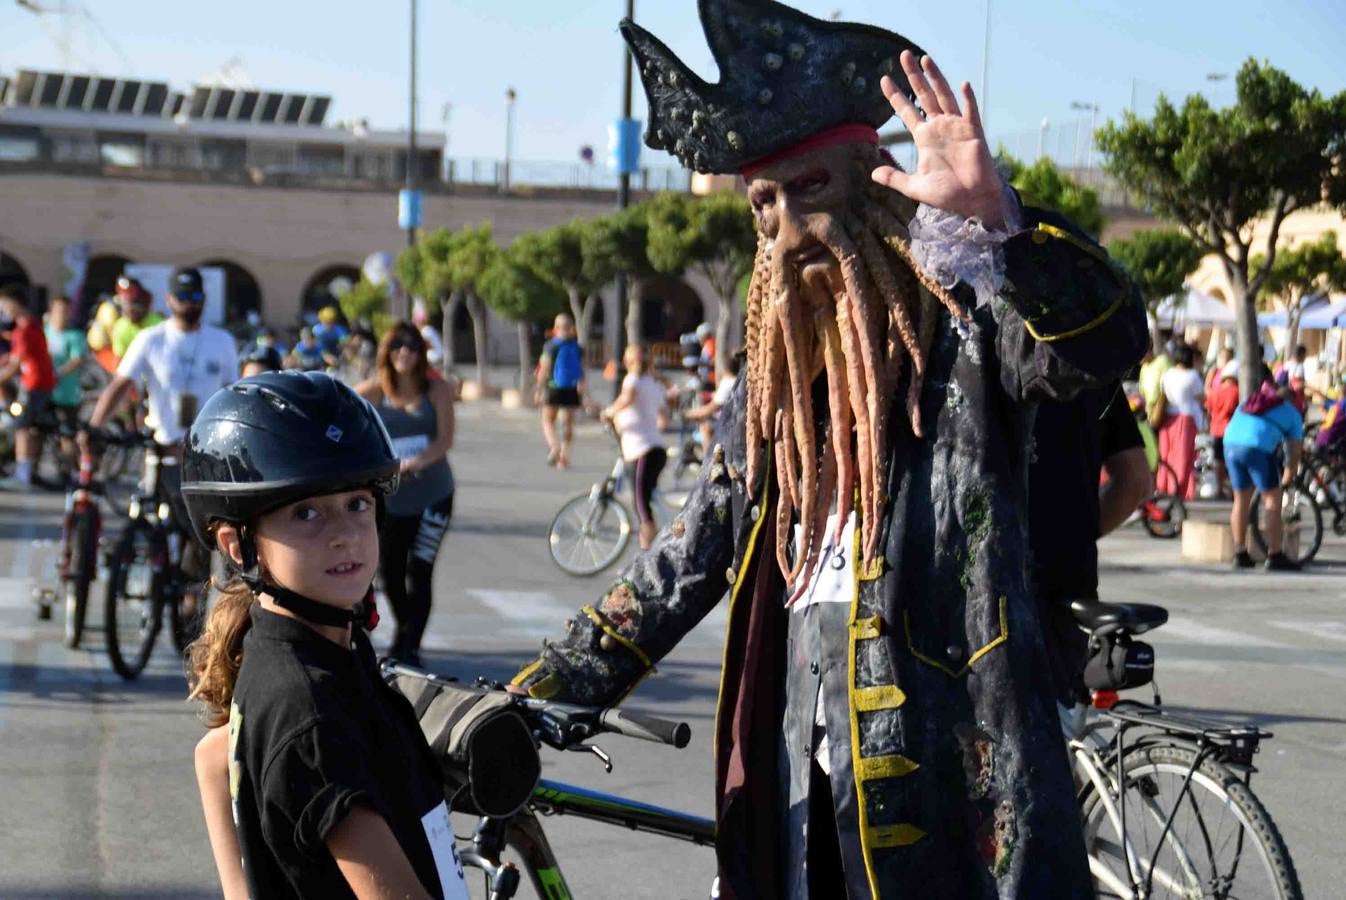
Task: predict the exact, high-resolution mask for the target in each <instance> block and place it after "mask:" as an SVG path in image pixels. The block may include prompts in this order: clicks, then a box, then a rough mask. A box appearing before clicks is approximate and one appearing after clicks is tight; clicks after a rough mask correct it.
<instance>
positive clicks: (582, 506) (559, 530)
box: [547, 494, 631, 575]
mask: <svg viewBox="0 0 1346 900" xmlns="http://www.w3.org/2000/svg"><path fill="white" fill-rule="evenodd" d="M630 541H631V514H630V513H628V512H627V511H626V507H625V506H623V505H622V504H621V503H620V502H619V501H618V500H617V499H616V498H614V497H610V496H608V495H606V494H599V495H598V496H592V495H590V494H580V495H579V496H578V497H575V498H573V499H571V500H569V501H567V502H566V504H565V505H564V506H562V507H561V511H560V512H558V513H557V514H556V517H555V518H554V519H552V520H551V527H550V528H549V529H547V549H548V550H549V551H550V552H551V558H552V562H554V563H556V565H558V566H560V567H561V569H562V571H565V572H569V573H570V574H571V575H596V574H598V573H599V572H601V571H603V570H604V569H606V568H607V567H608V566H610V565H612V564H613V563H614V562H616V561H617V559H618V557H620V556H621V555H622V551H624V550H625V549H626V545H627V544H628V543H630Z"/></svg>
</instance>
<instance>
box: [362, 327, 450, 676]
mask: <svg viewBox="0 0 1346 900" xmlns="http://www.w3.org/2000/svg"><path fill="white" fill-rule="evenodd" d="M374 366H375V375H374V377H373V378H371V379H369V380H368V381H366V382H364V383H363V384H361V385H360V386H359V387H357V388H356V391H357V392H358V393H359V394H360V395H361V396H362V397H364V398H365V399H366V400H368V401H369V402H370V403H372V404H373V405H374V408H375V409H376V410H378V413H379V417H380V418H381V419H383V424H384V427H386V428H387V429H388V434H389V436H390V437H392V439H393V449H394V450H395V451H396V453H397V457H398V459H399V460H400V461H401V470H402V482H401V487H400V488H399V489H398V490H397V492H396V493H394V494H393V495H391V496H390V497H388V500H387V515H386V516H385V518H384V523H383V530H382V533H381V535H380V543H381V547H380V551H381V552H380V560H381V561H380V565H381V566H382V573H383V589H384V591H385V592H386V593H387V595H388V605H389V606H390V607H391V608H392V611H393V617H394V618H395V619H396V620H397V629H396V632H395V634H394V637H393V645H392V647H391V648H390V649H389V651H388V655H389V656H392V657H394V658H396V659H399V660H402V661H404V662H407V663H410V664H412V665H420V650H421V637H422V635H424V634H425V626H426V624H427V623H428V622H429V620H430V588H431V575H432V574H433V572H434V565H435V556H436V555H437V554H438V552H439V545H440V542H441V541H442V540H443V539H444V533H445V532H446V531H448V528H449V519H450V518H451V517H452V515H453V471H452V470H451V469H450V468H449V460H448V452H449V449H450V448H451V447H452V446H453V426H454V421H453V391H452V389H451V388H450V387H449V385H448V384H447V383H446V382H445V381H444V380H443V379H442V378H439V377H437V376H435V375H432V374H431V372H430V363H429V361H428V360H427V359H426V352H425V341H424V340H423V339H422V338H421V335H420V332H418V331H417V329H416V327H415V326H413V325H411V324H409V323H407V322H398V323H397V324H396V325H394V326H393V327H391V328H389V329H388V332H387V333H386V334H384V336H383V340H382V341H380V342H379V350H378V355H377V357H376V358H375V363H374Z"/></svg>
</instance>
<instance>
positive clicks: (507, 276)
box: [477, 239, 567, 397]
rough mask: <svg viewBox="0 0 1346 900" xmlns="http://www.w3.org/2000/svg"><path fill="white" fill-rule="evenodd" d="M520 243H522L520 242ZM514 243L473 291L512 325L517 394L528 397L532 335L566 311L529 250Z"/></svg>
mask: <svg viewBox="0 0 1346 900" xmlns="http://www.w3.org/2000/svg"><path fill="white" fill-rule="evenodd" d="M520 240H522V239H520ZM530 243H531V242H524V246H523V248H522V249H516V248H518V247H519V241H516V242H515V243H514V245H513V246H511V247H510V248H509V250H507V251H505V252H504V253H498V254H496V255H495V257H494V258H493V259H492V261H491V262H490V264H489V265H488V266H487V267H486V269H485V271H484V272H482V274H481V276H480V278H479V279H478V281H477V288H478V290H479V291H480V293H481V296H482V297H483V298H485V300H486V302H487V303H488V304H489V305H490V307H491V309H493V310H495V311H496V312H497V313H499V314H500V315H501V316H503V317H504V318H506V319H509V320H511V321H512V322H514V324H515V327H516V329H517V332H518V338H519V390H520V392H521V393H522V394H523V395H524V397H528V396H529V395H530V393H531V392H530V391H529V389H528V388H529V386H530V382H531V380H532V377H531V373H532V365H533V346H532V344H533V342H532V336H533V332H534V331H535V330H536V329H537V327H538V326H539V325H541V324H543V323H545V322H546V321H547V320H549V319H551V318H554V317H555V316H556V314H557V313H560V312H562V311H563V310H565V308H566V304H567V298H566V292H565V291H564V290H563V289H562V288H561V287H560V285H558V284H557V283H556V282H554V281H552V280H551V279H549V278H546V277H543V275H542V274H541V273H539V272H538V271H537V269H536V268H534V265H533V262H534V257H533V252H534V249H535V248H533V247H531V246H530Z"/></svg>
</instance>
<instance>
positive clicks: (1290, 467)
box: [1224, 366, 1304, 571]
mask: <svg viewBox="0 0 1346 900" xmlns="http://www.w3.org/2000/svg"><path fill="white" fill-rule="evenodd" d="M1288 394H1289V390H1288V388H1283V387H1279V386H1277V385H1276V383H1275V381H1274V380H1273V379H1272V375H1271V370H1270V369H1268V368H1267V367H1266V366H1262V377H1261V379H1260V386H1259V387H1258V389H1257V391H1256V392H1255V393H1254V394H1253V395H1252V396H1250V397H1249V398H1248V399H1247V400H1246V401H1245V402H1244V403H1243V405H1242V406H1240V407H1239V408H1238V410H1237V411H1236V412H1235V413H1234V416H1233V418H1232V419H1230V420H1229V427H1228V428H1226V429H1225V433H1224V454H1225V466H1226V468H1228V470H1229V482H1230V484H1231V485H1232V486H1233V488H1234V508H1233V509H1232V510H1231V511H1230V513H1229V528H1230V531H1231V532H1232V533H1233V537H1234V565H1235V566H1236V567H1237V568H1240V569H1250V568H1252V567H1253V566H1254V565H1255V563H1254V562H1253V558H1252V556H1251V555H1250V554H1249V553H1248V544H1247V538H1248V517H1249V514H1250V512H1251V511H1252V500H1253V490H1254V489H1256V490H1258V491H1261V492H1262V524H1263V528H1262V534H1263V536H1264V537H1265V538H1266V544H1267V562H1266V567H1267V568H1268V569H1270V570H1273V571H1293V570H1296V569H1298V568H1299V563H1297V562H1295V561H1294V560H1292V559H1290V558H1289V557H1287V556H1286V555H1285V553H1284V552H1283V545H1282V528H1281V491H1282V490H1283V489H1284V488H1287V487H1289V486H1290V484H1291V483H1292V482H1293V481H1294V477H1295V471H1296V470H1297V469H1298V468H1299V457H1300V452H1301V442H1302V441H1303V438H1304V417H1303V416H1301V415H1300V414H1299V410H1297V409H1296V408H1295V406H1294V404H1293V403H1291V402H1289V397H1288ZM1282 446H1284V447H1285V450H1286V454H1287V455H1288V459H1285V460H1283V459H1282V457H1281V448H1282Z"/></svg>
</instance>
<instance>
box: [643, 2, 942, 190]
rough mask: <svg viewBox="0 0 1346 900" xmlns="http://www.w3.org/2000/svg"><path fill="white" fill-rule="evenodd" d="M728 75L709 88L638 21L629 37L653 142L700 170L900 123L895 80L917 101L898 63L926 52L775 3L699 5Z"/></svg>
mask: <svg viewBox="0 0 1346 900" xmlns="http://www.w3.org/2000/svg"><path fill="white" fill-rule="evenodd" d="M698 6H699V8H700V14H701V24H702V27H703V28H704V29H705V32H706V41H707V43H709V44H710V49H711V53H712V54H713V55H714V57H715V62H716V63H717V64H718V65H719V67H720V81H719V83H717V84H710V83H708V82H706V81H704V80H703V79H701V78H700V77H698V76H697V75H696V74H694V73H693V72H692V70H691V69H689V68H687V66H686V64H684V63H683V62H682V60H680V59H678V58H677V57H676V56H675V55H674V54H673V51H671V50H670V49H668V46H667V45H665V44H664V43H663V42H662V41H660V40H659V39H658V38H656V37H655V36H654V35H652V34H650V33H649V32H648V31H646V30H645V29H643V28H641V27H640V26H639V25H637V24H635V23H634V22H632V21H631V20H630V19H625V20H623V21H622V23H621V32H622V37H624V38H625V39H626V42H627V44H628V45H629V46H630V48H631V52H632V53H633V54H634V56H635V59H636V63H637V65H639V66H640V78H641V81H642V82H643V83H644V85H645V96H646V97H647V98H648V100H649V108H650V125H649V128H648V129H647V130H646V132H645V143H646V144H648V145H649V146H650V147H652V148H654V149H656V150H667V151H669V152H670V153H672V154H673V155H674V156H676V157H677V158H678V160H679V161H680V162H682V164H683V165H685V166H687V168H689V169H694V170H696V171H698V172H715V173H728V172H737V171H740V170H741V169H742V168H743V167H744V166H745V165H747V164H748V163H751V162H753V161H754V160H759V159H762V158H763V157H767V156H770V155H772V154H774V153H776V152H778V151H780V150H783V149H785V148H787V147H790V146H792V145H794V144H796V143H798V142H799V141H802V140H804V139H805V138H808V137H810V136H812V135H815V134H818V133H819V132H822V131H826V130H828V129H830V128H834V127H836V126H839V125H869V126H872V127H873V128H878V127H879V126H880V125H882V124H883V123H884V122H886V121H888V119H889V118H891V117H892V115H893V108H892V106H891V105H890V104H889V102H888V99H887V98H886V97H884V96H883V91H882V90H881V89H880V88H879V80H880V79H881V78H882V77H883V76H884V75H889V76H891V77H892V78H893V80H894V81H896V82H897V85H898V88H899V90H901V91H902V92H903V93H905V94H906V95H907V96H908V97H910V98H912V99H913V100H914V99H915V98H914V96H913V94H912V91H911V87H910V85H909V84H908V83H907V77H906V75H905V74H904V73H903V71H902V66H901V65H900V64H899V63H898V56H899V55H900V54H901V53H902V51H903V50H910V51H911V52H912V53H914V54H916V55H917V56H918V57H919V56H920V55H921V54H922V52H923V51H922V50H921V48H919V47H917V46H916V45H915V44H913V43H912V42H911V41H908V40H907V39H906V38H904V37H902V36H901V35H898V34H894V33H893V32H891V31H885V30H883V29H882V28H875V27H873V26H871V25H857V24H853V23H850V22H825V21H823V20H821V19H815V18H813V17H812V16H809V15H805V14H804V13H802V12H800V11H799V10H797V9H792V8H790V7H788V6H785V5H784V4H782V3H776V2H774V0H698Z"/></svg>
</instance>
